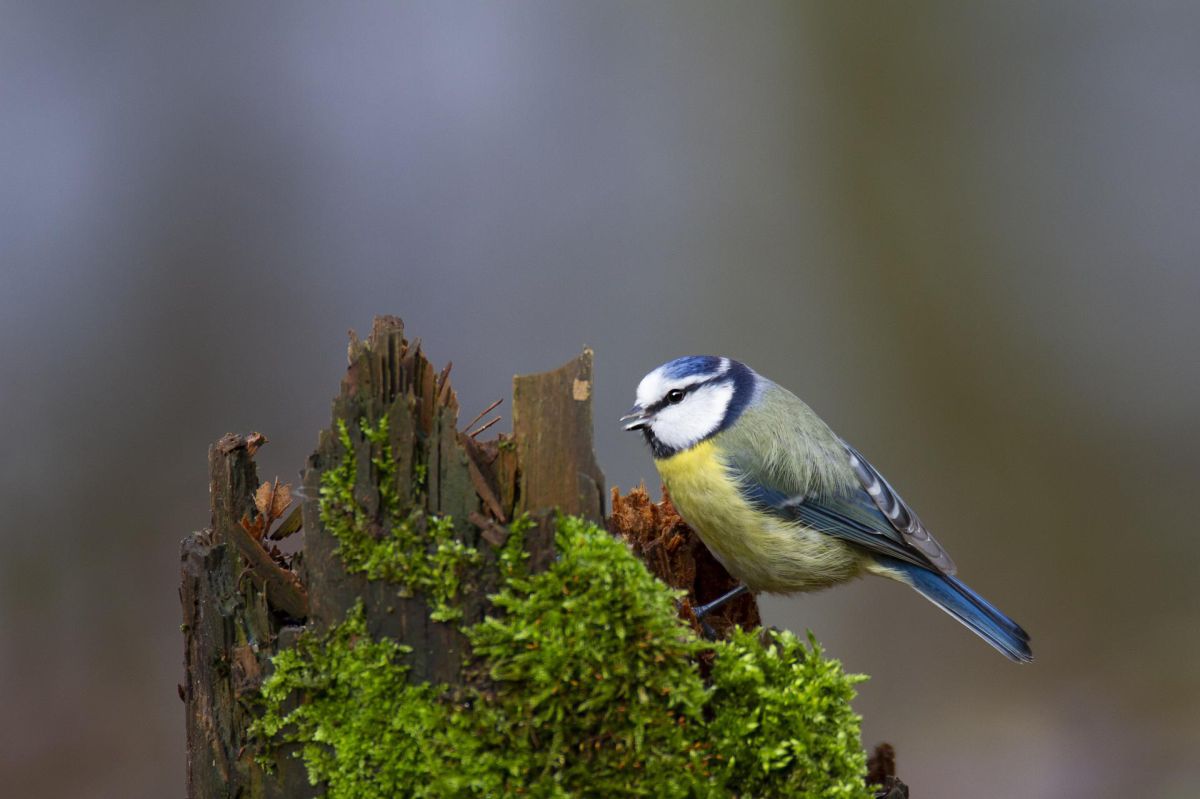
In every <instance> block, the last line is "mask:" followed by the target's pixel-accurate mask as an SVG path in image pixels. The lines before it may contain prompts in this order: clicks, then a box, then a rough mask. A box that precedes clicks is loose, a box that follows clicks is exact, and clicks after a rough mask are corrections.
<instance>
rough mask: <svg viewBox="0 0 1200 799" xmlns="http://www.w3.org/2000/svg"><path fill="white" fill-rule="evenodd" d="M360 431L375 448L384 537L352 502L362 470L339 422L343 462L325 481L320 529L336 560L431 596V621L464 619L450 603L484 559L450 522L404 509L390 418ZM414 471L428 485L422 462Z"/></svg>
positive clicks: (420, 482)
mask: <svg viewBox="0 0 1200 799" xmlns="http://www.w3.org/2000/svg"><path fill="white" fill-rule="evenodd" d="M359 429H360V430H361V431H362V434H363V436H364V437H365V438H366V439H367V441H368V442H370V444H371V449H372V455H371V464H372V466H373V467H374V468H375V470H376V472H377V476H378V485H379V502H380V515H381V516H382V521H383V523H384V530H383V534H382V535H381V536H378V537H376V536H375V535H372V533H371V526H372V523H373V521H374V520H373V519H372V518H371V517H370V516H369V515H368V514H367V512H366V511H365V510H364V509H363V508H362V506H361V505H360V504H359V503H358V502H357V501H356V500H355V497H354V486H355V482H356V480H357V479H358V467H357V464H356V463H355V460H354V456H353V452H354V444H353V442H352V441H351V440H350V430H349V429H348V428H347V426H346V422H345V421H344V420H342V419H338V420H337V434H338V440H339V442H340V443H341V445H342V449H343V450H344V451H345V453H346V456H345V457H343V458H342V460H341V462H340V463H338V464H337V465H336V466H335V467H333V468H331V469H329V470H328V471H326V472H325V473H324V474H322V475H321V523H322V524H324V525H325V529H327V530H328V531H329V532H330V533H332V534H333V535H334V536H335V537H336V538H337V539H338V555H339V556H341V558H342V562H343V563H344V564H345V566H346V570H347V571H350V572H365V573H366V575H367V576H368V577H369V578H371V579H372V580H388V581H390V582H393V583H396V584H397V585H398V586H400V590H401V593H403V594H409V595H411V594H412V593H414V592H420V593H422V594H424V595H425V596H426V597H428V598H429V600H430V602H431V604H432V607H433V613H432V617H433V618H434V620H436V621H454V620H457V619H458V618H460V617H461V615H462V614H461V611H460V610H459V609H458V608H457V607H456V606H455V605H454V604H453V601H454V599H455V598H456V597H457V596H458V589H459V587H460V583H461V577H462V574H463V571H464V570H465V569H466V568H467V567H468V566H470V565H472V564H474V563H476V562H477V561H478V558H479V553H478V552H477V551H476V550H475V549H474V548H473V547H469V546H467V545H466V544H464V543H463V542H461V541H459V540H458V539H456V538H455V537H454V524H453V521H452V520H451V519H450V518H449V517H442V518H438V517H433V516H425V515H424V514H422V513H420V512H419V511H417V510H409V511H405V509H404V508H403V507H402V506H401V501H400V497H399V495H398V493H397V489H396V485H397V481H396V480H397V468H398V467H397V465H396V458H395V456H394V455H393V454H392V448H391V445H390V443H389V441H388V420H387V417H386V416H384V417H382V418H380V419H379V421H378V423H376V424H375V425H371V424H370V423H368V422H367V421H366V420H365V419H364V420H362V421H361V422H359ZM414 472H415V473H416V474H417V478H418V479H417V483H418V485H421V486H423V485H424V474H425V464H417V466H416V467H414Z"/></svg>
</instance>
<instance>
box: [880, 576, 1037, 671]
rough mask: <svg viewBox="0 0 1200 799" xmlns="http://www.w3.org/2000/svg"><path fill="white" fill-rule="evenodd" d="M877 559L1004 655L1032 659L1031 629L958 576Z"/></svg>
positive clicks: (1013, 658)
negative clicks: (1022, 625) (999, 608)
mask: <svg viewBox="0 0 1200 799" xmlns="http://www.w3.org/2000/svg"><path fill="white" fill-rule="evenodd" d="M878 560H879V561H880V563H881V564H882V565H884V566H887V567H888V568H889V569H892V570H894V571H897V572H900V573H901V574H902V575H903V576H904V578H905V580H906V582H908V583H909V584H910V585H912V587H913V588H915V589H916V590H917V592H918V593H920V594H921V595H922V596H924V597H925V598H926V599H928V600H929V601H930V602H932V603H933V604H935V605H937V606H938V607H939V608H941V609H942V610H944V611H946V612H947V613H949V614H950V615H951V616H953V617H954V618H956V619H958V621H960V622H962V624H964V625H965V626H966V627H967V628H969V629H970V630H971V632H973V633H975V634H976V635H978V636H979V637H980V638H982V639H983V640H985V641H987V642H988V643H989V644H991V645H992V646H994V647H995V648H996V649H997V650H999V651H1000V653H1001V654H1003V655H1004V656H1005V657H1007V658H1009V659H1010V660H1014V661H1017V662H1018V663H1028V662H1030V661H1032V660H1033V651H1032V650H1031V649H1030V648H1029V633H1027V632H1025V631H1024V630H1023V629H1021V626H1020V625H1019V624H1017V623H1016V622H1015V621H1013V620H1012V619H1010V618H1009V617H1008V616H1005V615H1004V614H1003V613H1001V612H1000V611H999V610H997V609H996V606H995V605H993V604H992V603H990V602H988V601H987V600H986V599H984V598H983V597H981V596H980V595H979V594H977V593H975V592H974V591H972V590H971V589H970V588H968V587H967V586H966V584H965V583H963V582H962V581H961V580H959V579H958V578H956V577H952V576H950V575H945V574H941V573H939V572H936V571H933V570H931V569H927V568H925V567H923V566H917V565H915V564H913V563H907V562H905V561H901V560H895V559H893V558H885V557H880V558H878Z"/></svg>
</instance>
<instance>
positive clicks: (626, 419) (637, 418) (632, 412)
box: [617, 405, 650, 430]
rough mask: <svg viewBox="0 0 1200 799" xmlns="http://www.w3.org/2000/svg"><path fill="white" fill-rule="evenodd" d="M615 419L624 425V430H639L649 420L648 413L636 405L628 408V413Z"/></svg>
mask: <svg viewBox="0 0 1200 799" xmlns="http://www.w3.org/2000/svg"><path fill="white" fill-rule="evenodd" d="M617 421H619V422H621V423H622V424H624V425H625V429H626V430H641V429H642V428H643V427H645V426H646V425H647V424H649V422H650V415H649V414H647V413H646V411H645V410H644V409H642V408H640V407H638V406H637V405H634V406H633V407H632V408H630V409H629V413H627V414H625V415H624V416H622V417H621V418H620V419H618V420H617Z"/></svg>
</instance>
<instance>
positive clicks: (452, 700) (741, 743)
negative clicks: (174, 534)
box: [256, 518, 869, 799]
mask: <svg viewBox="0 0 1200 799" xmlns="http://www.w3.org/2000/svg"><path fill="white" fill-rule="evenodd" d="M515 527H516V530H515V531H514V535H513V536H512V537H510V539H509V542H508V543H507V544H506V546H505V547H504V548H503V551H502V553H501V564H502V572H503V576H504V580H505V584H504V587H503V589H502V591H501V592H500V593H499V594H497V595H496V596H495V597H494V598H493V599H494V602H495V604H496V606H497V607H498V608H500V609H502V610H503V614H502V615H500V616H499V617H496V618H489V619H486V620H485V621H483V622H482V623H480V624H477V625H474V626H471V627H467V628H465V630H464V632H465V633H466V634H467V636H468V637H469V638H470V640H471V643H472V646H473V650H474V655H475V657H476V658H477V659H478V660H479V662H480V665H482V666H483V667H485V668H486V669H487V670H488V671H489V673H490V675H491V678H492V681H493V685H492V686H491V687H490V688H489V690H487V691H479V690H474V689H454V690H451V689H449V688H447V687H445V686H431V685H410V684H409V683H408V681H407V677H406V672H407V669H406V667H405V665H404V662H403V657H404V653H405V651H406V650H405V648H404V647H402V646H400V645H399V644H397V643H395V642H393V641H389V640H386V639H382V640H372V639H371V638H370V637H368V635H367V633H366V627H365V624H364V622H363V616H362V613H361V611H359V612H355V613H352V614H350V616H349V617H348V618H347V619H346V620H345V621H344V622H343V623H342V624H341V625H339V626H338V627H336V628H335V629H333V630H332V631H330V632H329V633H327V634H326V635H325V636H324V637H320V636H315V635H305V636H303V637H302V639H301V641H300V643H299V644H298V646H297V647H296V648H295V649H293V650H290V651H286V652H283V653H281V654H279V655H278V656H276V658H275V660H274V663H275V669H274V672H273V673H272V675H271V676H270V677H269V678H268V679H267V680H266V682H265V683H264V686H263V698H264V700H265V704H266V709H265V712H264V714H263V716H262V717H261V719H260V721H259V722H258V724H257V725H256V731H257V733H258V734H259V735H260V736H262V737H264V738H267V739H273V740H275V741H289V742H294V743H297V744H299V745H300V747H301V750H300V754H301V755H302V756H303V757H304V759H305V763H306V765H307V767H308V771H309V776H310V778H311V779H312V781H313V782H314V784H317V783H323V784H324V785H325V788H326V791H327V795H328V796H329V797H330V798H331V799H342V798H343V797H347V798H348V797H356V799H358V798H361V797H392V796H417V797H421V796H507V795H524V796H535V797H567V796H654V797H659V796H662V797H724V796H730V795H740V796H758V797H771V796H789V797H866V796H868V795H869V794H868V791H867V789H866V786H865V785H864V782H863V775H864V773H865V770H866V762H865V755H864V753H863V751H862V749H861V745H860V742H859V727H858V724H859V719H858V717H857V716H856V715H855V714H854V713H853V711H852V710H851V709H850V706H849V700H850V698H851V697H852V696H853V695H854V689H853V685H854V684H855V683H856V682H857V681H858V680H859V679H861V678H858V677H854V676H849V675H846V674H844V673H843V671H842V669H841V666H840V665H839V664H838V663H837V662H836V661H829V660H826V659H824V658H823V657H822V655H821V653H820V650H819V649H818V648H817V647H816V645H815V643H814V644H813V645H812V646H811V647H808V646H805V645H804V644H803V643H802V642H800V641H798V640H797V639H796V638H795V636H792V635H791V634H789V633H780V634H776V635H774V636H773V637H770V638H767V640H765V641H764V640H762V639H761V638H760V636H759V635H757V634H754V633H742V632H738V633H735V634H734V635H733V637H732V638H730V640H728V641H722V642H718V643H715V644H709V643H706V642H703V641H699V640H697V639H696V637H695V636H694V634H693V633H692V631H691V629H690V628H689V627H688V626H686V625H685V624H683V623H682V622H681V621H680V620H679V619H678V616H677V613H676V609H675V601H676V599H677V596H678V595H677V594H676V593H675V592H672V591H671V590H670V589H668V588H667V587H666V586H665V585H663V584H662V583H661V582H659V581H658V580H656V579H655V578H654V577H653V576H652V575H650V573H649V572H648V571H647V570H646V569H645V567H644V566H643V564H642V563H641V561H639V560H638V559H637V558H636V557H635V556H634V555H632V554H631V553H630V551H629V550H628V548H627V547H626V546H625V545H624V544H623V543H621V542H620V541H618V540H616V539H614V538H612V537H611V536H609V535H608V533H606V532H605V531H603V530H601V529H599V528H597V527H595V526H594V525H591V524H589V523H587V522H584V521H581V520H578V519H571V518H564V519H561V520H560V523H559V527H558V532H557V538H556V544H557V547H558V551H559V555H560V556H559V558H558V559H557V560H556V561H555V562H554V563H553V564H552V565H551V566H550V567H549V568H548V569H547V570H546V571H544V572H542V573H540V574H536V575H532V576H529V575H526V574H525V570H524V563H523V559H522V558H520V557H519V555H518V554H517V553H519V552H520V541H519V536H520V535H521V534H522V528H521V526H520V525H516V526H515ZM514 540H516V542H517V543H516V544H515V545H514V544H513V541H514ZM505 552H507V553H508V556H509V558H508V560H507V561H506V560H505ZM505 563H507V564H508V565H507V566H505V565H504V564H505ZM709 648H711V649H714V650H715V657H714V659H713V664H712V669H711V673H710V675H709V681H708V682H707V683H706V682H705V680H704V679H703V678H702V677H701V673H700V670H699V667H698V664H697V660H696V656H697V655H698V654H699V653H700V652H701V651H703V650H705V649H709ZM297 698H299V699H300V700H301V701H299V702H298V703H297V702H296V701H295V700H296V699H297Z"/></svg>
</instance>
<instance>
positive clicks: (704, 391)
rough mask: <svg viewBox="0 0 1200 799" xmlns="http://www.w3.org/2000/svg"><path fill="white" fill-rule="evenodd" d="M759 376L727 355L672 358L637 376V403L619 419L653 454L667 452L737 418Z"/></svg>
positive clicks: (754, 390)
mask: <svg viewBox="0 0 1200 799" xmlns="http://www.w3.org/2000/svg"><path fill="white" fill-rule="evenodd" d="M758 380H759V378H758V375H756V374H755V373H754V371H753V370H752V369H750V367H748V366H746V365H745V364H743V363H740V362H738V361H735V360H732V359H730V358H720V357H717V356H714V355H688V356H685V357H683V358H676V359H675V360H673V361H668V362H667V363H664V364H663V365H662V366H660V367H658V368H657V369H655V370H654V371H652V372H650V374H648V375H646V376H645V377H643V378H642V382H641V383H638V387H637V403H636V404H635V405H634V406H633V408H631V409H630V411H629V413H628V414H626V415H625V416H622V417H621V422H623V423H624V424H625V429H626V430H641V431H642V432H643V433H644V434H645V436H646V441H647V443H649V444H650V448H651V449H652V450H653V451H654V456H655V457H656V458H665V457H669V456H670V455H673V454H675V453H676V452H681V451H683V450H685V449H689V448H691V447H694V446H695V445H696V444H699V443H700V442H701V441H704V440H705V439H707V438H709V437H710V436H713V435H715V434H716V433H719V432H720V431H721V430H724V429H725V428H727V427H729V426H730V425H731V424H733V423H734V422H735V421H737V418H738V416H740V415H741V413H742V411H743V410H744V409H745V407H746V405H747V404H749V403H750V402H751V401H752V399H753V397H754V396H755V394H756V393H757V390H758Z"/></svg>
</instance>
